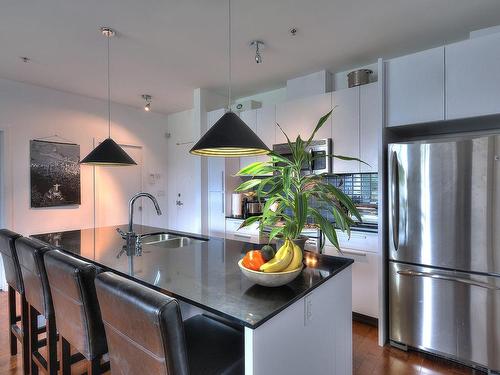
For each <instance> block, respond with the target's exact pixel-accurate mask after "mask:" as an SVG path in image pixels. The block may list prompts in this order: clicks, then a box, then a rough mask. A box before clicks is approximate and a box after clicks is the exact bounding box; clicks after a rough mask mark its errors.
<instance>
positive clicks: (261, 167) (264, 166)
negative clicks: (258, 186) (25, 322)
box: [236, 161, 274, 176]
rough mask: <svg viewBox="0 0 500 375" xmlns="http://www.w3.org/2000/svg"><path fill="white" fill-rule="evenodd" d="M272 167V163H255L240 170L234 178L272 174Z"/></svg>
mask: <svg viewBox="0 0 500 375" xmlns="http://www.w3.org/2000/svg"><path fill="white" fill-rule="evenodd" d="M273 170H274V167H273V165H272V163H270V162H267V161H256V162H254V163H252V164H249V165H247V166H246V167H244V168H242V169H240V170H239V171H238V173H236V176H259V175H263V174H267V173H271V172H273Z"/></svg>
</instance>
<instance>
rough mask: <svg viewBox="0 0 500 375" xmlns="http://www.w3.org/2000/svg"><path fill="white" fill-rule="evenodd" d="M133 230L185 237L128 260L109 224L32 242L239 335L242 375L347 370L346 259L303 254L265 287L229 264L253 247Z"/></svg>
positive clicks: (145, 230) (348, 274)
mask: <svg viewBox="0 0 500 375" xmlns="http://www.w3.org/2000/svg"><path fill="white" fill-rule="evenodd" d="M120 228H121V229H122V230H126V226H120ZM134 231H135V232H136V233H137V234H145V233H152V232H159V231H164V232H168V233H173V234H178V235H181V236H186V237H189V238H191V239H192V240H191V241H186V243H181V242H179V244H178V246H180V247H172V243H170V244H169V243H167V242H166V241H163V242H162V241H158V242H156V243H150V244H144V245H143V251H142V255H141V256H134V255H127V253H126V252H124V251H123V245H124V241H123V239H122V238H121V237H120V235H119V234H118V233H117V232H116V228H115V227H102V228H94V229H82V230H74V231H64V232H55V233H46V234H39V235H34V236H32V237H34V238H36V239H38V240H40V241H42V242H45V243H47V244H49V245H51V246H53V247H56V248H59V249H61V250H64V251H67V252H70V253H71V254H73V255H75V256H78V257H80V258H82V259H84V260H89V261H92V262H94V263H96V264H98V265H100V266H101V267H103V268H105V269H107V270H111V271H114V272H117V273H120V274H121V275H122V276H125V277H129V278H132V279H134V280H136V281H138V282H141V283H142V284H145V285H147V286H150V287H151V288H154V289H156V290H158V291H160V292H162V293H165V294H167V295H169V296H172V297H175V298H177V299H178V300H179V301H181V307H182V310H183V317H184V319H186V318H188V317H189V316H191V315H193V314H196V313H200V312H202V313H206V314H211V315H213V316H214V317H216V318H218V319H220V320H223V321H225V322H226V323H227V324H230V325H232V326H235V327H239V328H240V329H241V330H244V337H245V343H244V344H245V374H247V375H253V374H255V375H267V374H273V375H280V374H283V375H285V374H286V375H289V374H314V375H316V374H317V375H320V374H328V375H331V374H338V375H345V374H351V373H352V328H351V288H352V285H351V264H352V260H350V259H344V258H337V257H331V256H326V255H319V254H315V253H309V252H306V254H305V256H304V262H305V264H306V267H305V268H304V271H303V272H302V273H301V274H300V275H299V276H298V277H297V278H296V279H295V280H294V281H292V282H291V283H289V284H287V285H285V286H282V287H279V288H266V287H262V286H259V285H255V284H253V283H252V282H250V281H249V280H247V279H246V278H245V277H244V276H243V274H242V273H241V271H240V270H239V268H238V264H237V263H238V261H239V260H240V259H241V258H242V257H243V256H244V255H245V253H246V252H247V251H249V250H251V249H254V248H259V245H255V244H250V243H245V242H240V241H234V240H227V239H220V238H212V237H210V238H209V237H202V236H200V235H193V234H190V233H181V232H176V231H170V230H165V229H159V228H152V227H145V226H135V227H134ZM144 242H147V241H146V240H145V241H144ZM176 246H177V245H176Z"/></svg>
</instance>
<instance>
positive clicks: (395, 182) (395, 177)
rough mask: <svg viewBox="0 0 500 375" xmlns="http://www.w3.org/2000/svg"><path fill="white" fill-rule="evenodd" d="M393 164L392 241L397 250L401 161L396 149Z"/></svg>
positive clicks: (393, 154)
mask: <svg viewBox="0 0 500 375" xmlns="http://www.w3.org/2000/svg"><path fill="white" fill-rule="evenodd" d="M391 164H392V165H391V170H392V171H391V172H392V181H391V187H390V189H391V195H392V196H391V198H392V199H391V200H392V243H393V244H394V249H395V250H396V251H397V250H398V249H399V163H398V154H397V153H396V151H393V153H392V160H391Z"/></svg>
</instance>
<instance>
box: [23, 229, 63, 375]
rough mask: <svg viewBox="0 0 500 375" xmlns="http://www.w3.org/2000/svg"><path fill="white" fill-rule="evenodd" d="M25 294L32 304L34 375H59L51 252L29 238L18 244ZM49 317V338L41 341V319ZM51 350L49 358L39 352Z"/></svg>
mask: <svg viewBox="0 0 500 375" xmlns="http://www.w3.org/2000/svg"><path fill="white" fill-rule="evenodd" d="M15 245H16V251H17V256H18V259H19V265H20V268H21V275H22V280H23V285H24V294H25V296H26V301H27V303H28V304H29V309H28V310H29V337H30V339H29V344H30V349H29V352H30V362H31V374H32V375H37V374H38V370H39V369H41V370H43V371H44V372H46V373H47V374H49V375H56V374H57V331H56V324H55V316H54V307H53V305H52V296H51V294H50V288H49V283H48V281H47V274H46V272H45V265H44V263H43V256H44V254H45V253H47V252H48V251H49V250H50V249H49V248H48V247H46V246H44V245H42V244H40V243H39V242H35V241H33V240H30V239H28V238H25V237H21V238H18V239H17V240H16V242H15ZM40 315H43V316H44V317H45V332H46V338H45V339H43V340H40V342H39V340H38V335H39V333H40V332H39V330H38V316H40ZM43 345H45V346H46V347H47V355H46V358H44V357H43V356H42V354H41V353H40V352H39V349H40V347H41V346H43Z"/></svg>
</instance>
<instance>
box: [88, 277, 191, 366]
mask: <svg viewBox="0 0 500 375" xmlns="http://www.w3.org/2000/svg"><path fill="white" fill-rule="evenodd" d="M96 289H97V296H98V299H99V303H100V306H101V313H102V318H103V321H104V327H105V329H106V336H107V339H108V347H109V357H110V362H111V372H112V373H113V375H117V374H169V375H187V374H189V370H188V358H187V352H186V344H185V337H184V328H183V323H182V317H181V312H180V307H179V304H178V303H177V301H176V300H175V299H173V298H170V297H168V296H166V295H164V294H161V293H158V292H156V291H154V290H152V289H150V288H147V287H144V286H142V285H140V284H138V283H135V282H133V281H130V280H128V279H126V278H124V277H121V276H118V275H115V274H112V273H110V272H104V273H101V274H99V275H98V276H97V279H96Z"/></svg>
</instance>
